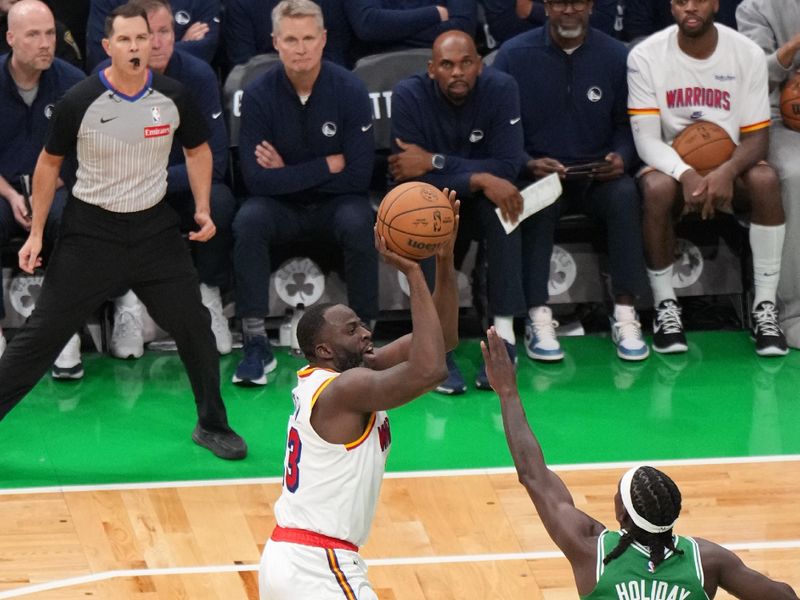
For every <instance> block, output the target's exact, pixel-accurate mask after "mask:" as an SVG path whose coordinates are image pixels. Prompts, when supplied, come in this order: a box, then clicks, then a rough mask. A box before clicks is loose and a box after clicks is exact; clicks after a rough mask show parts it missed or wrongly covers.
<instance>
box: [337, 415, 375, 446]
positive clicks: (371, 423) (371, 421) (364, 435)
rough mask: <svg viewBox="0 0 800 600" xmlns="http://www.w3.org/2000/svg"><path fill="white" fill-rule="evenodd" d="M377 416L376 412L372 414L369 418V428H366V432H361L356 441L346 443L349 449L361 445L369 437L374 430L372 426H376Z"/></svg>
mask: <svg viewBox="0 0 800 600" xmlns="http://www.w3.org/2000/svg"><path fill="white" fill-rule="evenodd" d="M376 418H377V415H376V414H375V413H372V416H371V417H370V418H369V423H368V424H367V428H366V429H365V430H364V433H362V434H361V437H360V438H358V439H357V440H356V441H355V442H350V443H349V444H345V445H344V447H345V448H347V450H353V449H354V448H357V447H358V446H360V445H361V444H362V443H363V442H364V440H365V439H367V437H369V433H370V431H372V428H373V427H374V426H375V419H376Z"/></svg>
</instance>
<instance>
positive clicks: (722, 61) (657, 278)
mask: <svg viewBox="0 0 800 600" xmlns="http://www.w3.org/2000/svg"><path fill="white" fill-rule="evenodd" d="M718 9H719V2H718V0H672V15H673V17H674V18H675V21H676V23H677V24H676V25H673V26H671V27H668V28H666V29H664V30H662V31H660V32H658V33H656V34H654V35H652V36H651V37H650V38H648V39H647V40H645V41H644V42H642V43H641V44H639V45H637V46H635V47H634V48H633V50H631V53H630V55H629V57H628V88H629V100H628V108H629V110H628V112H629V114H630V117H631V125H632V128H633V136H634V141H635V142H636V149H637V151H638V152H639V156H641V158H642V160H643V161H644V162H645V164H646V165H647V167H646V168H645V169H643V170H642V172H641V176H640V179H639V184H640V187H641V190H642V195H643V197H644V207H643V230H644V247H645V254H646V259H647V271H648V276H649V278H650V286H651V288H652V291H653V298H654V300H655V307H656V314H655V317H654V322H653V349H654V350H656V351H657V352H662V353H673V352H685V351H686V350H687V349H688V346H687V344H686V336H685V335H684V332H683V323H682V322H681V309H680V307H679V305H678V303H677V300H676V296H675V291H674V289H673V287H672V262H673V253H674V247H675V232H674V227H673V224H674V220H675V219H677V218H679V217H680V216H681V215H682V214H685V213H687V212H698V213H700V215H701V217H702V218H703V219H707V218H710V217H712V216H713V215H714V213H715V211H717V210H721V211H726V212H730V211H735V212H736V213H737V214H741V215H746V216H747V217H748V218H749V220H750V247H751V249H752V252H753V271H754V287H755V295H754V299H753V308H752V311H753V312H752V317H753V331H752V333H753V337H754V338H755V344H756V353H757V354H759V355H760V356H781V355H784V354H786V353H787V352H788V349H787V346H786V339H785V338H784V335H783V332H782V331H781V329H780V327H779V325H778V313H777V309H776V308H775V296H776V290H777V287H778V277H779V273H780V270H781V250H782V248H783V239H784V231H785V226H784V213H783V208H782V206H781V198H780V188H779V183H778V177H777V175H776V173H775V171H774V170H773V169H772V167H770V166H769V165H767V164H766V163H765V162H764V159H765V158H766V156H767V147H768V144H769V137H768V136H769V124H770V109H769V97H768V88H767V65H766V61H765V59H764V53H763V51H762V50H761V49H760V48H759V47H758V46H757V45H756V44H754V43H753V42H751V41H750V40H748V39H747V38H745V37H744V36H743V35H741V34H739V33H737V32H736V31H734V30H732V29H730V28H728V27H725V26H723V25H719V24H715V23H714V15H715V14H716V12H717V10H718ZM700 120H702V121H710V122H712V123H716V124H717V125H720V126H721V127H723V128H724V129H725V130H726V131H727V132H728V134H729V135H730V136H731V138H732V139H733V141H734V142H736V143H737V144H738V145H737V147H736V149H735V150H734V152H733V155H732V156H731V157H730V159H728V160H727V161H725V162H724V163H722V164H721V165H720V166H719V167H717V168H716V169H714V170H712V171H711V172H710V173H708V174H707V175H701V174H700V173H698V172H697V171H695V170H694V169H693V168H691V167H690V166H689V165H688V164H686V163H685V162H684V161H683V160H682V159H681V157H680V156H679V155H678V154H677V152H675V150H674V149H673V148H672V147H671V146H670V144H671V143H672V141H673V139H674V138H675V136H676V135H677V134H678V133H679V132H680V131H681V130H682V129H684V128H685V127H687V126H688V125H690V124H691V123H693V122H696V121H700Z"/></svg>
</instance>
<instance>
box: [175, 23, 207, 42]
mask: <svg viewBox="0 0 800 600" xmlns="http://www.w3.org/2000/svg"><path fill="white" fill-rule="evenodd" d="M210 29H211V28H210V27H209V26H208V24H206V23H201V22H199V21H198V22H196V23H192V24H191V25H189V28H188V29H187V30H186V31H185V32H184V34H183V37H182V38H181V41H182V42H196V41H197V40H202V39H203V38H204V37H206V34H207V33H208V32H209V31H210Z"/></svg>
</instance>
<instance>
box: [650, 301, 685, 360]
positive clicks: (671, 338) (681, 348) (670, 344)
mask: <svg viewBox="0 0 800 600" xmlns="http://www.w3.org/2000/svg"><path fill="white" fill-rule="evenodd" d="M688 349H689V345H688V344H687V343H686V335H685V334H684V333H683V322H682V321H681V307H680V306H678V303H677V302H675V300H672V299H668V300H662V301H661V303H660V304H659V305H658V306H656V314H655V316H654V317H653V350H655V351H656V352H660V353H661V354H675V353H678V352H686V351H687V350H688Z"/></svg>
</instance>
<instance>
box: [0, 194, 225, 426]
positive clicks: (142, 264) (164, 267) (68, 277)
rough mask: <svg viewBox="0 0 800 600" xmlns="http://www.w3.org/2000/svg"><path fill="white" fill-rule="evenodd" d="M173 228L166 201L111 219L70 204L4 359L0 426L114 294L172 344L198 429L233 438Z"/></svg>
mask: <svg viewBox="0 0 800 600" xmlns="http://www.w3.org/2000/svg"><path fill="white" fill-rule="evenodd" d="M178 225H179V219H178V216H177V214H176V213H175V211H173V210H172V209H171V208H170V207H169V206H168V205H167V204H166V203H165V202H160V203H159V204H157V205H156V206H154V207H153V208H150V209H147V210H143V211H140V212H134V213H113V212H110V211H107V210H104V209H102V208H99V207H97V206H93V205H90V204H87V203H85V202H82V201H80V200H78V199H76V198H70V199H69V200H68V201H67V205H66V207H65V208H64V213H63V216H62V220H61V227H60V231H59V237H58V241H57V242H56V247H55V249H54V251H53V254H52V256H51V258H50V261H49V264H48V265H46V271H45V278H44V284H43V286H42V291H41V294H40V296H39V299H38V301H37V303H36V308H35V309H34V311H33V313H32V314H31V316H30V318H29V319H28V322H27V323H26V324H25V326H24V327H23V328H22V329H20V330H19V331H18V332H17V334H16V335H15V336H14V338H13V340H12V341H11V343H10V344H9V346H8V348H7V349H6V351H5V353H4V354H3V356H2V358H0V419H2V418H3V417H5V416H6V414H8V412H9V411H10V410H11V409H12V408H14V406H16V405H17V403H19V402H20V400H22V399H23V398H24V397H25V395H26V394H27V393H28V392H29V391H30V390H31V389H32V388H33V387H34V386H35V385H36V383H37V382H38V381H39V379H41V378H42V376H43V375H45V374H46V373H47V372H48V370H49V369H50V367H51V366H52V364H53V361H55V359H56V357H57V356H58V353H59V352H60V351H61V348H63V346H64V344H66V342H67V340H69V338H70V336H71V335H72V334H73V333H74V332H75V331H77V330H78V329H79V328H80V327H81V326H82V325H83V324H84V323H85V322H86V319H87V318H88V317H89V316H90V315H91V314H92V313H93V312H94V311H95V310H97V308H98V307H100V306H101V305H102V304H103V302H105V301H106V299H108V298H110V297H111V296H113V294H114V293H115V292H117V291H118V290H120V289H128V288H130V289H132V290H133V291H134V292H135V293H136V295H137V296H139V298H140V299H141V300H142V302H143V303H144V305H145V306H146V307H147V310H148V311H149V313H150V315H151V316H152V317H153V319H154V320H155V321H156V322H157V323H158V324H159V325H160V326H161V327H162V328H163V329H165V330H166V331H167V332H169V333H170V335H172V337H173V338H174V339H175V342H176V344H177V347H178V354H179V355H180V358H181V360H182V361H183V364H184V366H185V367H186V372H187V374H188V375H189V381H190V382H191V386H192V390H193V392H194V397H195V402H196V404H197V414H198V417H199V421H200V424H201V425H202V426H203V427H205V428H206V429H210V430H216V431H229V430H230V428H229V427H228V420H227V416H226V412H225V405H224V404H223V402H222V397H221V395H220V380H219V355H218V354H217V349H216V345H215V342H214V335H213V333H212V332H211V317H210V315H209V313H208V310H207V309H206V308H205V307H204V306H203V304H202V302H201V301H200V291H199V284H198V278H197V272H196V271H195V269H194V266H193V264H192V259H191V256H190V253H189V250H188V248H187V247H186V244H185V242H184V241H183V239H182V238H181V235H180V231H179V227H178Z"/></svg>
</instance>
